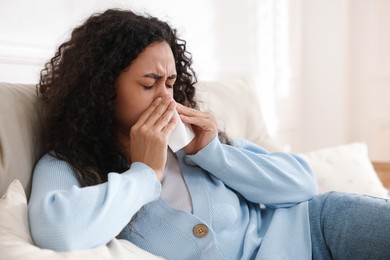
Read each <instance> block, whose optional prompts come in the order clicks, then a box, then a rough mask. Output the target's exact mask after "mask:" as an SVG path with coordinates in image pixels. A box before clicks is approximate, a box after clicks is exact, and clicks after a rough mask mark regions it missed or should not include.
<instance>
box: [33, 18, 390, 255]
mask: <svg viewBox="0 0 390 260" xmlns="http://www.w3.org/2000/svg"><path fill="white" fill-rule="evenodd" d="M195 83H196V77H195V74H194V72H193V70H192V69H191V56H190V55H189V53H188V52H187V51H186V45H185V42H184V41H183V40H180V39H179V38H178V37H177V35H176V31H175V30H173V29H171V28H170V26H169V25H168V24H167V23H165V22H162V21H160V20H158V19H157V18H154V17H144V16H139V15H136V14H134V13H133V12H131V11H123V10H107V11H106V12H104V13H102V14H96V15H93V16H91V17H90V18H89V19H88V20H87V21H86V22H85V23H84V24H83V25H81V26H80V27H78V28H76V29H75V30H74V31H73V33H72V36H71V39H70V40H69V41H67V42H65V43H64V44H62V45H61V46H60V47H59V49H58V51H57V53H56V55H55V56H54V58H52V59H51V61H50V62H49V63H47V65H46V67H45V69H44V70H43V71H42V73H41V80H40V83H39V84H38V94H39V97H40V99H41V101H42V106H43V111H44V125H45V130H46V132H45V136H46V144H47V145H46V149H47V150H46V152H47V153H46V154H45V155H44V156H43V157H42V158H41V160H40V161H39V162H38V164H37V166H36V168H35V170H34V175H33V184H32V193H31V199H30V203H29V220H30V224H31V233H32V236H33V239H34V241H35V243H36V244H37V245H38V246H41V247H44V248H51V249H54V250H59V251H67V250H74V249H81V248H92V247H96V246H99V245H102V244H106V243H108V242H109V241H110V240H111V239H112V238H114V237H119V238H124V239H128V240H129V241H131V242H133V243H135V244H136V245H138V246H140V247H141V248H144V249H145V250H148V251H150V252H151V253H154V254H156V255H160V256H163V257H165V258H167V259H311V258H314V259H332V258H333V259H368V258H367V257H373V258H375V259H380V258H381V257H383V258H384V257H389V256H390V250H389V248H388V247H387V242H386V241H389V238H390V230H389V227H390V225H389V224H390V217H389V215H390V214H389V212H390V206H389V203H388V202H387V201H385V200H380V199H374V198H369V197H365V196H350V195H345V194H338V193H328V194H325V195H321V196H315V195H316V192H317V190H316V182H315V178H314V177H313V175H312V173H311V171H310V169H309V167H308V165H307V164H306V163H305V162H304V161H303V160H302V159H301V158H300V157H298V156H296V155H293V154H288V153H268V152H267V151H265V150H264V149H262V148H260V147H258V146H256V145H254V144H252V143H250V142H248V141H245V140H234V141H233V142H231V141H230V140H229V139H228V138H227V137H226V135H225V134H224V133H221V132H219V133H218V130H217V126H216V122H215V119H214V118H213V117H212V116H211V115H210V114H208V113H205V112H201V111H198V110H197V109H196V108H197V105H196V101H195V99H194V94H195V89H194V84H195ZM175 111H177V113H178V114H179V115H180V120H182V121H183V122H184V123H186V124H189V125H191V127H192V129H193V131H194V134H195V137H194V139H193V140H192V141H191V142H190V143H189V144H188V145H186V146H185V147H184V148H183V149H181V150H179V151H177V152H176V153H173V152H172V151H170V149H169V148H168V139H169V137H170V134H171V133H172V131H173V129H174V127H175V126H176V124H177V122H178V119H176V118H175V117H174V113H175ZM313 197H314V198H313ZM260 205H262V206H260ZM362 214H364V216H362ZM362 218H363V219H362ZM379 220H380V221H383V224H381V222H379ZM367 232H370V234H367ZM373 247H375V250H374V248H373Z"/></svg>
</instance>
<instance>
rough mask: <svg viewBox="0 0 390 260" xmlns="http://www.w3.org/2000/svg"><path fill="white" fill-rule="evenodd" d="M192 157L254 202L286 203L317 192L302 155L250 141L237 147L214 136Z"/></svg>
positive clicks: (289, 203) (291, 202) (288, 204)
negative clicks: (275, 151)
mask: <svg viewBox="0 0 390 260" xmlns="http://www.w3.org/2000/svg"><path fill="white" fill-rule="evenodd" d="M240 146H241V147H240ZM190 158H191V159H192V160H193V161H194V162H195V163H196V164H197V165H199V166H200V167H201V168H203V169H205V170H206V171H208V172H210V173H211V174H213V175H214V176H215V177H217V178H218V179H220V180H222V181H223V182H224V183H225V184H226V185H227V186H229V187H231V188H232V189H234V190H236V191H237V192H239V193H240V194H241V195H243V196H244V197H245V198H246V199H248V200H250V201H252V202H255V203H264V204H267V205H272V206H275V207H287V206H291V205H293V204H295V203H299V202H302V201H305V200H308V199H310V198H311V197H312V196H313V195H315V194H316V192H317V186H316V181H315V178H314V176H313V174H312V173H311V170H310V169H309V167H308V165H307V164H306V162H304V161H303V160H302V159H301V158H300V157H298V156H295V155H293V154H289V153H268V152H267V151H265V150H264V149H261V148H260V147H258V146H255V145H254V144H251V143H249V142H243V143H242V144H239V147H234V146H228V145H223V144H221V143H220V142H219V141H218V140H217V139H214V140H213V141H212V142H211V143H210V144H209V145H208V146H206V147H205V148H204V149H203V150H202V151H200V152H199V153H197V154H196V155H193V156H190Z"/></svg>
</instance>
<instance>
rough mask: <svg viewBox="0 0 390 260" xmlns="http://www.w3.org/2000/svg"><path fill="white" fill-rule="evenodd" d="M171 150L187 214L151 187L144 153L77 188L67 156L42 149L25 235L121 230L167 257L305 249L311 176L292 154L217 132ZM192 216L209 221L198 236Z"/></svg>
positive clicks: (62, 243)
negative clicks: (190, 150) (222, 138)
mask: <svg viewBox="0 0 390 260" xmlns="http://www.w3.org/2000/svg"><path fill="white" fill-rule="evenodd" d="M177 157H178V160H179V164H180V167H181V170H182V172H183V175H184V179H185V182H186V184H187V187H188V189H189V192H190V194H191V199H192V207H193V212H192V214H190V213H187V212H184V211H180V210H176V209H174V208H172V207H170V206H169V205H168V204H167V203H166V202H165V201H164V200H163V199H161V198H160V197H159V195H160V192H161V185H160V183H159V182H158V180H157V178H156V177H155V174H154V172H153V171H152V170H151V169H150V168H149V167H148V166H147V165H145V164H143V163H133V164H132V165H131V168H130V169H129V170H128V171H126V172H124V173H122V174H118V173H114V172H112V173H109V175H108V182H106V183H104V184H99V185H96V186H90V187H85V188H80V187H79V184H78V183H77V181H76V179H75V177H74V176H73V174H72V172H71V168H70V167H69V165H68V164H67V163H66V162H64V161H61V160H58V159H55V158H53V157H51V156H49V155H45V156H44V157H43V158H42V159H41V160H40V161H39V163H38V164H37V166H36V168H35V171H34V175H33V184H32V193H31V197H30V202H29V220H30V226H31V233H32V236H33V239H34V242H35V243H36V244H37V245H38V246H40V247H43V248H50V249H54V250H58V251H67V250H74V249H81V248H92V247H96V246H98V245H101V244H106V243H108V242H109V241H110V240H111V239H112V238H114V237H115V236H117V235H118V234H119V233H120V235H119V237H121V238H126V239H128V240H130V241H131V242H133V243H135V244H136V245H138V246H140V247H141V248H144V249H145V250H148V251H150V252H151V253H154V254H156V255H160V256H163V257H165V258H167V259H213V260H215V259H272V260H275V259H294V260H295V259H311V241H310V229H309V217H308V203H307V201H308V200H309V199H310V198H311V197H312V196H314V195H315V194H316V193H317V186H316V182H315V178H314V177H313V175H312V173H311V171H310V169H309V167H308V165H307V164H306V163H305V162H304V161H303V160H302V159H301V158H300V157H298V156H296V155H292V154H289V153H281V152H278V153H268V152H267V151H265V150H264V149H262V148H260V147H258V146H256V145H254V144H252V143H250V142H248V141H244V140H240V141H237V140H236V141H235V143H234V146H229V145H224V144H221V143H220V142H219V140H218V138H214V139H213V140H212V141H211V142H210V144H208V145H207V146H206V147H205V148H204V149H202V150H201V151H199V152H198V153H197V154H195V155H185V154H184V153H183V151H179V152H178V153H177ZM259 203H261V204H262V205H265V206H264V207H260V206H259ZM136 212H138V214H137V216H136V218H135V220H134V221H132V226H131V228H130V227H129V226H128V225H127V224H128V222H129V221H130V219H131V218H132V216H133V215H134V214H135V213H136ZM198 224H203V225H205V226H207V227H208V233H207V235H205V236H204V237H197V236H195V235H194V233H193V229H194V227H195V226H196V225H198ZM121 231H122V232H121Z"/></svg>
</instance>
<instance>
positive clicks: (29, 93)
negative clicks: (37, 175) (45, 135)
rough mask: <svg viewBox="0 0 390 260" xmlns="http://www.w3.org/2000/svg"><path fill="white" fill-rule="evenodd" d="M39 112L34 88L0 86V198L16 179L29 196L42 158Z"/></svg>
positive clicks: (20, 85) (19, 85) (11, 85)
mask: <svg viewBox="0 0 390 260" xmlns="http://www.w3.org/2000/svg"><path fill="white" fill-rule="evenodd" d="M38 111H39V107H38V105H37V102H36V91H35V86H34V85H24V84H9V83H0V195H1V194H3V193H4V191H5V189H6V188H7V187H8V185H9V184H10V183H11V182H12V181H13V180H14V179H19V180H20V182H21V183H22V185H23V187H24V188H25V189H26V193H27V194H28V195H29V194H30V192H29V191H30V184H31V171H32V168H33V166H34V164H35V162H36V160H37V159H38V157H39V156H40V136H41V135H40V129H39V113H38Z"/></svg>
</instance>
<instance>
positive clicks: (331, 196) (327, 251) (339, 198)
mask: <svg viewBox="0 0 390 260" xmlns="http://www.w3.org/2000/svg"><path fill="white" fill-rule="evenodd" d="M309 217H310V230H311V240H312V252H313V257H312V258H313V259H315V260H322V259H341V260H347V259H351V260H359V259H364V260H367V259H374V260H379V259H390V201H389V200H386V199H379V198H374V197H370V196H365V195H354V194H346V193H339V192H329V193H325V194H322V195H319V196H316V197H314V198H313V199H312V200H311V201H310V202H309Z"/></svg>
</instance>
